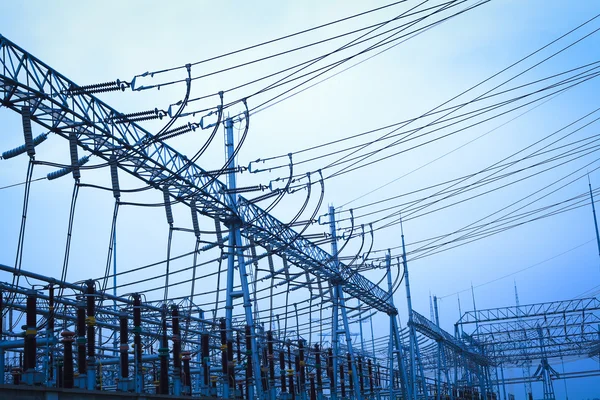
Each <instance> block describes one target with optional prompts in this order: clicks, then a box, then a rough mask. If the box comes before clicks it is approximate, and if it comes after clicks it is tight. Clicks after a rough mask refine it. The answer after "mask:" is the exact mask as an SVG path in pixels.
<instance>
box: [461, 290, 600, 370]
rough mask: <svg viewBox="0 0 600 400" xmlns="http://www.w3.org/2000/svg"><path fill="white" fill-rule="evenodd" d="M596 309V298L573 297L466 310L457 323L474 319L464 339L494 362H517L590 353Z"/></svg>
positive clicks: (597, 320)
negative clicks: (471, 328)
mask: <svg viewBox="0 0 600 400" xmlns="http://www.w3.org/2000/svg"><path fill="white" fill-rule="evenodd" d="M599 309H600V302H599V301H598V300H597V299H595V298H587V299H575V300H568V301H558V302H552V303H542V304H534V305H528V306H520V307H505V308H497V309H493V310H482V311H478V312H468V313H465V314H464V315H463V317H462V318H461V320H460V321H459V322H458V323H457V325H458V324H463V325H467V324H473V323H476V327H475V329H474V331H473V332H472V333H471V334H466V333H463V338H464V339H465V340H466V341H468V342H471V343H474V344H475V345H476V347H477V348H479V349H481V351H482V352H483V353H484V354H486V355H489V356H490V357H492V358H493V359H494V361H496V362H498V363H502V364H513V365H519V364H520V363H522V362H524V361H533V360H540V359H542V358H547V359H552V358H560V357H566V356H579V357H589V356H590V355H591V354H594V351H595V347H594V346H595V345H597V343H598V339H599V332H598V326H599V324H600V315H599V313H598V310H599ZM474 318H481V320H475V319H474ZM540 333H541V334H543V338H544V345H543V346H542V345H541V343H540V336H539V335H540Z"/></svg>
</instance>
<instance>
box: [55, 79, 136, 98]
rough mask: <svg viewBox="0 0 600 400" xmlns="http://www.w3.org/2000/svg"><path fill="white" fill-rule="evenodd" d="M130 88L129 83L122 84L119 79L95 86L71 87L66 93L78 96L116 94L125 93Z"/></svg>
mask: <svg viewBox="0 0 600 400" xmlns="http://www.w3.org/2000/svg"><path fill="white" fill-rule="evenodd" d="M128 87H129V84H128V83H127V82H121V81H120V80H118V79H117V80H116V81H111V82H103V83H96V84H94V85H86V86H77V87H71V88H69V89H68V90H67V91H66V94H68V95H70V96H78V95H82V94H92V93H104V92H116V91H118V90H121V91H125V89H126V88H128Z"/></svg>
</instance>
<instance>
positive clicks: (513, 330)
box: [470, 313, 600, 343]
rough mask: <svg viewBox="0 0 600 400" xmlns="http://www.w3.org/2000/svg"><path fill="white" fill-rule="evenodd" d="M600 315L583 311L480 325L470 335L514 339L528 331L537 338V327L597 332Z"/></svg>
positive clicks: (483, 339)
mask: <svg viewBox="0 0 600 400" xmlns="http://www.w3.org/2000/svg"><path fill="white" fill-rule="evenodd" d="M598 324H600V317H599V316H598V315H595V314H592V313H581V314H574V315H565V316H560V315H557V316H554V317H551V318H536V319H533V320H531V319H530V320H519V321H506V322H502V323H498V324H491V325H479V327H478V329H477V330H476V331H475V332H473V333H472V334H471V335H470V336H472V337H473V338H475V339H476V340H478V341H479V342H483V343H485V342H487V341H494V342H495V343H497V342H501V341H502V340H512V338H511V336H518V335H519V334H520V333H523V332H526V333H529V334H531V338H537V329H538V328H542V329H544V330H549V331H551V332H552V333H553V334H554V333H556V334H557V335H560V334H569V335H572V336H576V335H584V334H586V333H594V332H597V328H598Z"/></svg>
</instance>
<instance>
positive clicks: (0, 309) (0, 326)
mask: <svg viewBox="0 0 600 400" xmlns="http://www.w3.org/2000/svg"><path fill="white" fill-rule="evenodd" d="M3 315H4V298H3V295H2V292H0V340H2V339H3V336H4V335H3V333H2V332H4V318H3V317H2V316H3ZM2 373H4V372H2Z"/></svg>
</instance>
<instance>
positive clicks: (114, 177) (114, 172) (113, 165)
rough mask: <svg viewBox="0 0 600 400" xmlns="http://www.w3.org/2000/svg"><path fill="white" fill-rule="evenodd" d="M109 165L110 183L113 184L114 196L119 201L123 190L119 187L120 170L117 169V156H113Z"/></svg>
mask: <svg viewBox="0 0 600 400" xmlns="http://www.w3.org/2000/svg"><path fill="white" fill-rule="evenodd" d="M108 164H109V165H110V181H111V183H112V190H113V196H114V197H115V199H117V200H118V199H119V198H121V189H120V187H119V168H118V167H117V156H115V155H114V154H112V155H111V156H110V160H109V161H108Z"/></svg>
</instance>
